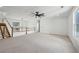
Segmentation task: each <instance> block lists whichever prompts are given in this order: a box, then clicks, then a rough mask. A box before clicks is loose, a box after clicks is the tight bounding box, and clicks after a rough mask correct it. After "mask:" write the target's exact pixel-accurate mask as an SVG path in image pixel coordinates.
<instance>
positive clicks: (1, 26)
mask: <svg viewBox="0 0 79 59" xmlns="http://www.w3.org/2000/svg"><path fill="white" fill-rule="evenodd" d="M0 32H1V35H2V38H3V39H4V38H8V37H13V27H12V26H11V25H10V23H9V22H8V20H7V19H3V20H2V22H0Z"/></svg>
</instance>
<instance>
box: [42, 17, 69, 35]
mask: <svg viewBox="0 0 79 59" xmlns="http://www.w3.org/2000/svg"><path fill="white" fill-rule="evenodd" d="M41 32H44V33H49V34H60V35H67V34H68V18H66V17H54V18H53V17H49V18H46V19H43V20H41Z"/></svg>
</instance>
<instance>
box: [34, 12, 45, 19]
mask: <svg viewBox="0 0 79 59" xmlns="http://www.w3.org/2000/svg"><path fill="white" fill-rule="evenodd" d="M33 14H34V16H35V18H37V17H42V16H45V14H44V13H39V11H36V12H34V13H33Z"/></svg>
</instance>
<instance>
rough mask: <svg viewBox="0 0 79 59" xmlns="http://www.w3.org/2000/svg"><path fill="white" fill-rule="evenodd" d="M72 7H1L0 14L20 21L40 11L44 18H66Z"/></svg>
mask: <svg viewBox="0 0 79 59" xmlns="http://www.w3.org/2000/svg"><path fill="white" fill-rule="evenodd" d="M71 8H72V7H68V6H65V7H64V8H61V7H60V6H3V7H1V8H0V11H1V12H5V13H6V16H7V17H8V18H13V19H21V18H28V17H32V16H33V14H32V13H33V12H35V11H40V13H45V16H46V17H50V16H52V17H53V16H59V15H64V16H67V15H68V14H69V11H70V10H71Z"/></svg>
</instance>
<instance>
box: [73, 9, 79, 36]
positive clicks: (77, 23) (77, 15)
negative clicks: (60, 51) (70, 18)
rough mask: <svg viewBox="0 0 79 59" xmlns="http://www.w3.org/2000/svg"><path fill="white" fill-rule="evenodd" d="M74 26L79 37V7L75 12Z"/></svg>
mask: <svg viewBox="0 0 79 59" xmlns="http://www.w3.org/2000/svg"><path fill="white" fill-rule="evenodd" d="M74 28H75V36H76V37H79V9H77V10H76V12H75V19H74Z"/></svg>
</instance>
